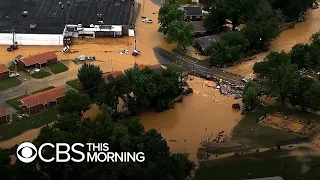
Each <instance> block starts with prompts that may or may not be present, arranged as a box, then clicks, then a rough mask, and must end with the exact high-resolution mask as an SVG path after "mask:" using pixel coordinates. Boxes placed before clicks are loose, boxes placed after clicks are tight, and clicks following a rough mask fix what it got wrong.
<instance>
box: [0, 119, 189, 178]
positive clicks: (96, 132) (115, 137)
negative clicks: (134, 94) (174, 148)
mask: <svg viewBox="0 0 320 180" xmlns="http://www.w3.org/2000/svg"><path fill="white" fill-rule="evenodd" d="M72 116H73V118H72V119H75V120H76V117H75V115H72ZM68 117H70V115H65V116H63V117H62V118H61V120H59V121H57V122H56V123H54V124H53V125H52V126H47V127H45V128H43V129H42V130H41V131H40V134H39V136H38V138H37V139H36V140H35V141H34V144H35V145H36V146H39V145H40V144H43V143H45V142H51V143H56V142H66V143H75V142H108V144H109V148H110V150H109V151H110V152H123V151H125V152H140V151H142V152H144V154H145V161H144V162H143V163H138V162H129V163H121V162H113V163H108V162H104V163H103V162H102V163H87V162H82V163H72V162H67V163H56V162H51V163H45V162H42V161H40V160H38V159H36V160H35V161H33V162H32V163H29V164H27V165H28V166H27V167H26V166H24V165H25V164H23V163H21V162H20V161H18V162H17V163H16V164H15V165H14V166H13V169H14V170H15V171H16V173H14V174H12V177H10V179H12V180H13V179H15V180H20V179H21V180H22V179H24V178H23V177H33V178H35V177H37V179H43V180H49V179H50V180H61V179H79V180H86V179H115V180H117V179H119V180H122V179H137V180H139V179H141V180H144V179H154V180H163V179H178V180H180V179H181V180H182V179H186V177H187V176H188V175H190V173H191V170H192V169H193V168H194V163H193V162H191V161H189V160H188V157H187V155H184V154H171V153H170V151H169V147H168V145H167V143H166V141H165V139H163V137H162V136H161V135H160V134H159V133H157V132H156V131H155V130H151V131H148V132H144V130H143V127H142V126H141V124H140V123H139V121H138V120H121V121H117V122H115V121H112V120H111V119H110V116H109V115H107V114H101V115H99V116H98V117H97V118H96V120H94V121H92V120H80V118H81V117H80V116H78V120H76V121H75V123H74V124H73V125H72V124H71V123H67V124H66V123H65V121H66V120H67V119H68ZM128 121H130V122H128ZM66 126H67V127H66ZM69 126H74V127H71V128H72V130H71V129H70V127H69ZM44 150H45V151H43V156H44V157H53V156H54V155H55V150H54V148H45V149H44ZM79 150H80V149H79ZM81 150H86V149H85V148H83V149H81ZM71 156H72V157H77V156H76V154H73V153H71ZM18 168H19V169H18ZM1 172H2V171H1ZM22 172H23V173H24V174H23V177H22V176H21V173H22ZM39 173H40V174H39ZM35 175H37V176H35Z"/></svg>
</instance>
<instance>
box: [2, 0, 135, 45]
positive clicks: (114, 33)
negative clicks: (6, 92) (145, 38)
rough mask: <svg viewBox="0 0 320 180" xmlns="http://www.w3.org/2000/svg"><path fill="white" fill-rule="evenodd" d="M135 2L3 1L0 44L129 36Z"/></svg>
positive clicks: (107, 0) (129, 0) (117, 0)
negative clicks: (71, 38)
mask: <svg viewBox="0 0 320 180" xmlns="http://www.w3.org/2000/svg"><path fill="white" fill-rule="evenodd" d="M133 2H134V1H133V0H113V1H109V0H95V1H93V0H73V1H67V0H61V1H47V0H37V1H36V0H14V2H13V1H7V0H0V9H1V10H0V44H5V45H11V44H12V43H13V38H14V39H15V41H17V42H18V45H64V39H65V38H70V37H92V38H94V37H102V36H110V37H118V36H124V35H128V34H129V29H130V27H131V21H132V17H133V15H132V9H133ZM13 32H14V33H13Z"/></svg>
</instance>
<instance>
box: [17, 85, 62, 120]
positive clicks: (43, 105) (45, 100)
mask: <svg viewBox="0 0 320 180" xmlns="http://www.w3.org/2000/svg"><path fill="white" fill-rule="evenodd" d="M64 95H65V89H64V88H63V87H56V88H53V89H50V90H47V91H43V92H39V93H36V94H33V95H31V96H28V97H25V98H22V99H20V100H19V101H20V102H21V105H20V108H21V110H22V112H23V113H26V114H35V113H38V112H41V111H45V110H46V109H48V108H50V107H53V106H56V105H57V104H59V102H60V99H61V98H62V97H63V96H64Z"/></svg>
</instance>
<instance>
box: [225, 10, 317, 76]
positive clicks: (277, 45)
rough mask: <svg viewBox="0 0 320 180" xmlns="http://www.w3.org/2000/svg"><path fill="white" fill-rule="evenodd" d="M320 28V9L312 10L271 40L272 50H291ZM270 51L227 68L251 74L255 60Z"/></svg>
mask: <svg viewBox="0 0 320 180" xmlns="http://www.w3.org/2000/svg"><path fill="white" fill-rule="evenodd" d="M319 30H320V9H316V10H310V11H308V13H307V15H306V21H305V22H302V23H297V24H296V25H295V28H294V29H289V30H286V31H284V32H282V33H281V34H280V36H279V37H278V38H277V39H275V40H273V41H272V42H271V46H270V51H282V50H284V51H289V50H291V48H292V47H293V46H294V45H296V44H297V43H310V37H311V35H312V34H314V33H315V32H318V31H319ZM267 54H268V53H261V54H258V55H256V59H254V60H251V61H246V62H243V63H241V64H239V65H237V66H234V67H230V68H227V69H226V70H227V71H229V72H232V73H236V74H239V75H242V76H247V75H251V74H252V73H253V71H252V68H253V65H254V63H255V62H258V61H261V60H263V59H264V58H265V56H266V55H267Z"/></svg>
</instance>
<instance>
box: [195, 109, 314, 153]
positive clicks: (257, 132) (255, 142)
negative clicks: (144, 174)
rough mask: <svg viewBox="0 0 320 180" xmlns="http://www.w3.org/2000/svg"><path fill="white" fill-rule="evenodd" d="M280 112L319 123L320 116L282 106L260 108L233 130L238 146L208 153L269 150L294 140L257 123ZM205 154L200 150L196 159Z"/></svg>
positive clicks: (244, 118) (285, 134) (204, 150)
mask: <svg viewBox="0 0 320 180" xmlns="http://www.w3.org/2000/svg"><path fill="white" fill-rule="evenodd" d="M275 112H281V113H283V114H284V115H294V116H297V117H299V118H300V119H301V120H303V121H305V122H307V121H309V120H310V121H312V122H313V123H320V116H319V115H315V114H312V113H307V112H302V111H297V110H292V109H289V108H286V107H283V106H268V107H264V108H261V109H260V110H258V111H256V112H250V113H247V114H246V115H245V116H244V117H243V119H242V120H241V121H239V123H238V124H237V126H236V127H235V128H234V129H233V132H232V140H233V141H234V142H236V143H239V144H240V145H239V146H235V147H230V148H229V147H225V148H217V149H209V150H208V151H209V153H213V154H223V153H228V152H241V151H247V150H252V149H254V148H264V147H265V148H269V147H275V142H277V141H281V140H286V139H292V138H296V137H297V135H296V134H293V133H287V132H284V131H281V130H278V129H274V128H272V127H269V126H262V125H260V124H259V123H257V120H258V119H259V118H260V117H261V116H264V115H265V114H266V113H275ZM205 154H206V148H200V149H199V151H198V157H199V158H203V157H205Z"/></svg>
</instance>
